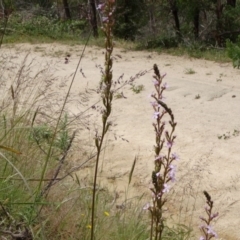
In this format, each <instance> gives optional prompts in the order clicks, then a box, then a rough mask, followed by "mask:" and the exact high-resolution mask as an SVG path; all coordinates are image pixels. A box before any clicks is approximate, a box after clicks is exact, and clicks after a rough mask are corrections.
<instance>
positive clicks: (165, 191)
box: [162, 183, 170, 193]
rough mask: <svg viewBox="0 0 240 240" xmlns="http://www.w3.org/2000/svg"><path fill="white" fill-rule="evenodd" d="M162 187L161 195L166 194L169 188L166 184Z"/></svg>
mask: <svg viewBox="0 0 240 240" xmlns="http://www.w3.org/2000/svg"><path fill="white" fill-rule="evenodd" d="M163 187H164V188H163V190H162V192H163V193H168V192H169V191H170V187H169V186H168V185H167V184H166V183H164V184H163Z"/></svg>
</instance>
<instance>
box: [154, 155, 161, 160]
mask: <svg viewBox="0 0 240 240" xmlns="http://www.w3.org/2000/svg"><path fill="white" fill-rule="evenodd" d="M162 159H163V156H162V155H158V156H157V157H156V158H155V161H158V160H159V161H161V160H162Z"/></svg>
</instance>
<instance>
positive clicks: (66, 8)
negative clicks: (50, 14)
mask: <svg viewBox="0 0 240 240" xmlns="http://www.w3.org/2000/svg"><path fill="white" fill-rule="evenodd" d="M63 7H64V11H65V16H66V19H68V20H70V19H71V13H70V9H69V5H68V0H63Z"/></svg>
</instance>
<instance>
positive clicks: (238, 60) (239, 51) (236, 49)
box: [226, 37, 240, 69]
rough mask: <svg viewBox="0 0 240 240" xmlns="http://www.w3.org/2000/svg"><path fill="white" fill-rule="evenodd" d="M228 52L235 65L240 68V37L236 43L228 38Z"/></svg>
mask: <svg viewBox="0 0 240 240" xmlns="http://www.w3.org/2000/svg"><path fill="white" fill-rule="evenodd" d="M226 45H227V54H228V57H230V58H231V59H232V63H233V67H234V68H238V69H239V68H240V37H239V38H238V41H237V43H236V44H234V43H232V42H231V41H230V40H227V42H226Z"/></svg>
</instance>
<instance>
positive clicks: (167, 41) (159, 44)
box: [142, 36, 178, 49]
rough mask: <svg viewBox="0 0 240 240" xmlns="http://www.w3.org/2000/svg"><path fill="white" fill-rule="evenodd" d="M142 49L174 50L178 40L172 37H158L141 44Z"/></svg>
mask: <svg viewBox="0 0 240 240" xmlns="http://www.w3.org/2000/svg"><path fill="white" fill-rule="evenodd" d="M142 45H143V47H144V48H147V49H153V48H166V49H168V48H175V47H177V46H178V39H177V37H174V36H159V37H155V38H153V39H151V40H148V41H147V42H146V43H143V44H142Z"/></svg>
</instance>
